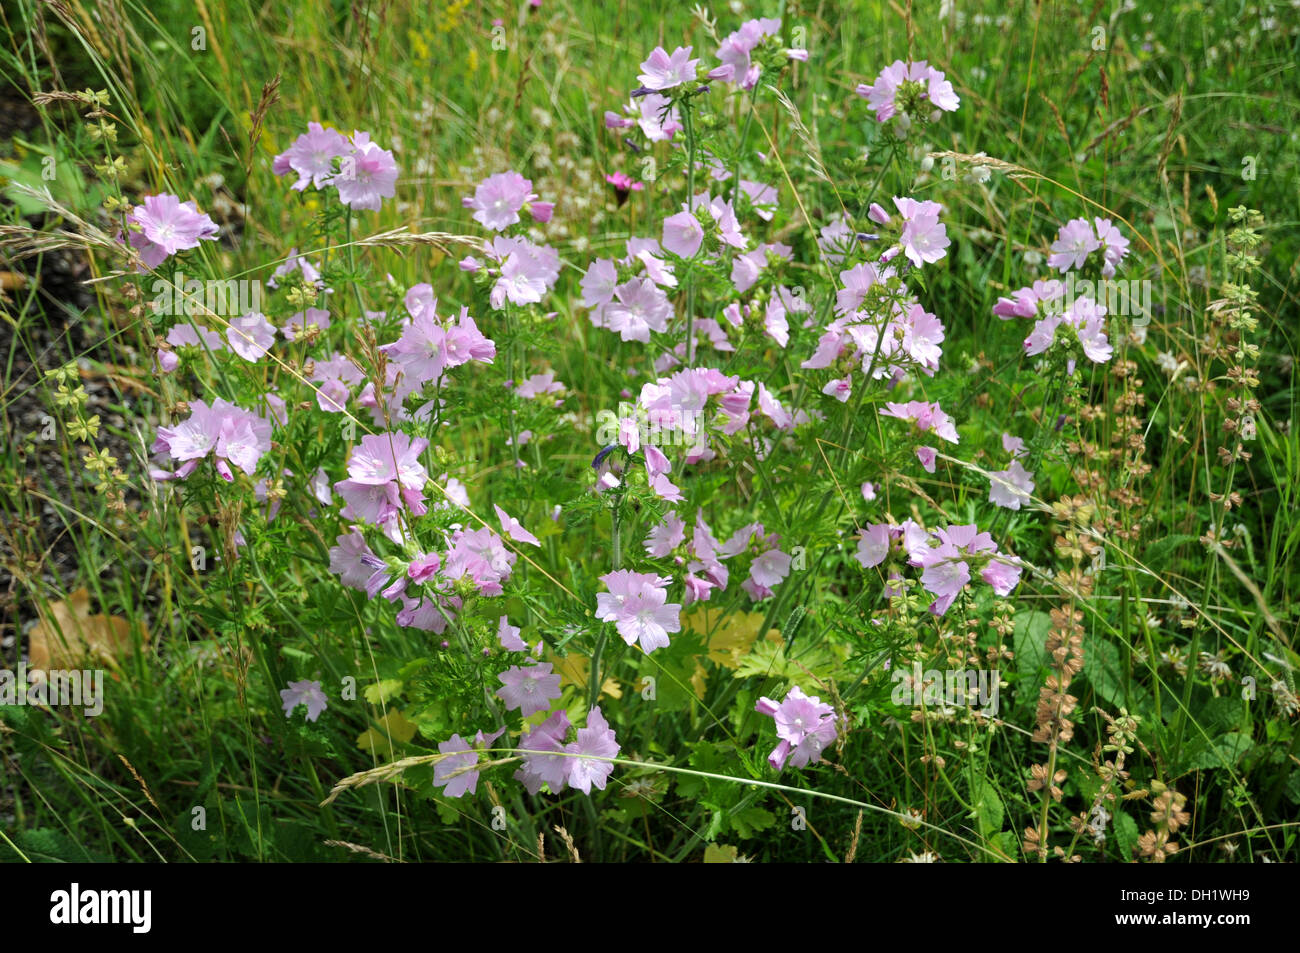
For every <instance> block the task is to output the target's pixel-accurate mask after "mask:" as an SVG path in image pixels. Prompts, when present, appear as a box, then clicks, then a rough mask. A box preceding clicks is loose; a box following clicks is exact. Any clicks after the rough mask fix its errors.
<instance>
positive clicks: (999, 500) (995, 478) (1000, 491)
mask: <svg viewBox="0 0 1300 953" xmlns="http://www.w3.org/2000/svg"><path fill="white" fill-rule="evenodd" d="M1033 492H1034V475H1033V474H1032V473H1030V472H1029V471H1028V470H1026V469H1025V468H1024V466H1022V465H1021V463H1020V461H1019V460H1012V461H1011V466H1009V467H1008V468H1007V469H1005V470H995V471H993V472H991V473H989V502H990V503H993V504H995V505H997V506H1003V507H1006V508H1007V509H1009V510H1018V509H1020V507H1021V506H1023V505H1024V504H1026V503H1028V502H1029V499H1030V494H1031V493H1033Z"/></svg>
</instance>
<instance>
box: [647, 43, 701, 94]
mask: <svg viewBox="0 0 1300 953" xmlns="http://www.w3.org/2000/svg"><path fill="white" fill-rule="evenodd" d="M691 49H692V48H691V47H689V46H686V47H682V46H679V47H677V49H675V50H673V52H672V54H671V55H670V54H669V53H668V52H667V51H666V50H665V49H664V48H663V47H662V46H656V47H655V48H654V50H653V52H651V54H650V57H649V58H648V59H647V60H646V61H645V62H644V63H642V64H641V70H642V72H641V75H640V76H638V77H637V79H639V80H640V81H641V85H642V86H644V87H645V88H646V89H655V90H664V89H672V88H673V87H675V86H680V85H681V84H682V83H689V82H692V81H693V80H694V79H695V73H696V67H697V66H699V63H700V61H699V60H697V59H696V60H693V59H691Z"/></svg>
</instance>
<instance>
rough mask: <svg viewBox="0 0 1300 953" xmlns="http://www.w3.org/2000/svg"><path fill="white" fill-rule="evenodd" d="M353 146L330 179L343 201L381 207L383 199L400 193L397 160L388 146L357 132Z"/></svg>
mask: <svg viewBox="0 0 1300 953" xmlns="http://www.w3.org/2000/svg"><path fill="white" fill-rule="evenodd" d="M350 146H351V148H350V150H349V151H348V153H347V154H346V155H343V156H341V157H340V158H339V171H338V172H337V173H335V174H334V175H331V176H330V177H329V178H328V180H326V181H327V183H328V184H329V185H332V186H334V187H335V188H336V189H338V191H339V201H341V202H342V203H343V204H344V205H349V206H351V207H352V208H363V209H368V210H370V211H372V212H378V211H379V205H380V202H381V200H383V199H390V198H392V197H393V196H395V195H396V194H397V162H396V160H394V159H393V154H392V153H391V152H389V151H388V150H387V149H383V148H380V146H379V145H378V144H377V143H374V142H371V141H370V134H369V133H366V132H354V133H353V134H352V140H351V143H350Z"/></svg>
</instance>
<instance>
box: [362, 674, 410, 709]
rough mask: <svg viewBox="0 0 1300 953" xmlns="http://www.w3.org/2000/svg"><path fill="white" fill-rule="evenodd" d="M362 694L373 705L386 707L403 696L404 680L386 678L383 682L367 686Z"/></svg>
mask: <svg viewBox="0 0 1300 953" xmlns="http://www.w3.org/2000/svg"><path fill="white" fill-rule="evenodd" d="M362 694H364V695H365V696H366V701H368V702H370V704H372V705H386V704H387V703H388V702H390V701H391V700H392V699H394V698H396V697H397V696H398V695H400V694H402V680H401V679H400V678H386V679H384V680H383V681H379V682H375V684H373V685H367V686H366V690H365V691H364V692H363V693H362Z"/></svg>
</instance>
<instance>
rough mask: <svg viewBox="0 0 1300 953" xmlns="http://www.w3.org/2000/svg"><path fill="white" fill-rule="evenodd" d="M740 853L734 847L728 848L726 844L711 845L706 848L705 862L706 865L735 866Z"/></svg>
mask: <svg viewBox="0 0 1300 953" xmlns="http://www.w3.org/2000/svg"><path fill="white" fill-rule="evenodd" d="M737 853H739V851H737V850H736V848H734V847H728V846H727V845H726V844H710V845H709V846H708V847H706V848H704V862H705V863H706V864H734V863H735V862H736V855H737Z"/></svg>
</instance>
